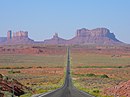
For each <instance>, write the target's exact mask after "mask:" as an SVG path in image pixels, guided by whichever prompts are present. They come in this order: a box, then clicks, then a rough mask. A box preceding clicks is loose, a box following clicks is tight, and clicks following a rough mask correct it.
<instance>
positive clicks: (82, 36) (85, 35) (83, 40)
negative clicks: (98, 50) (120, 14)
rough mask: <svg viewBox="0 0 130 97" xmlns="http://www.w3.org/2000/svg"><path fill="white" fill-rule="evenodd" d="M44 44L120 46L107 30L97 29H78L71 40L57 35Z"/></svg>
mask: <svg viewBox="0 0 130 97" xmlns="http://www.w3.org/2000/svg"><path fill="white" fill-rule="evenodd" d="M44 43H45V44H53V45H55V44H56V45H57V44H63V45H87V44H98V45H114V44H121V43H122V42H120V41H119V40H117V39H116V38H115V35H114V34H113V33H110V31H109V30H108V29H107V28H97V29H93V30H88V29H86V28H82V29H78V30H77V32H76V36H75V37H74V38H72V39H69V40H65V39H62V38H60V37H58V35H57V34H55V35H54V36H53V38H52V39H49V40H45V41H44Z"/></svg>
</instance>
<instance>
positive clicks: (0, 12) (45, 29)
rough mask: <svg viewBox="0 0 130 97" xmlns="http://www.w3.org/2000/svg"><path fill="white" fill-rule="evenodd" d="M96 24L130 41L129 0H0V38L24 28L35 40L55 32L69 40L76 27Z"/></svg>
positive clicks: (48, 36) (119, 37) (94, 26)
mask: <svg viewBox="0 0 130 97" xmlns="http://www.w3.org/2000/svg"><path fill="white" fill-rule="evenodd" d="M98 27H106V28H108V29H110V31H111V32H112V33H114V34H116V37H117V38H118V39H119V40H121V41H123V42H126V43H130V0H0V37H1V36H6V32H7V31H8V30H12V31H14V32H16V31H19V30H23V31H28V32H29V37H31V38H32V39H34V40H44V39H48V38H51V37H52V35H53V34H54V33H55V32H57V33H59V36H60V37H63V38H66V39H70V38H72V37H73V36H74V35H75V32H76V30H77V29H80V28H87V29H93V28H98Z"/></svg>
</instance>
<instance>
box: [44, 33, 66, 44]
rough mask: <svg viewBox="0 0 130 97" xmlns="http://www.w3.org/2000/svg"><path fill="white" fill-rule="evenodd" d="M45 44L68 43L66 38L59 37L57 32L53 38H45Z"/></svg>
mask: <svg viewBox="0 0 130 97" xmlns="http://www.w3.org/2000/svg"><path fill="white" fill-rule="evenodd" d="M44 44H48V45H62V44H66V40H65V39H62V38H60V37H58V34H57V33H55V35H54V36H53V37H52V38H51V39H48V40H45V41H44Z"/></svg>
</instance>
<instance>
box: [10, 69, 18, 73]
mask: <svg viewBox="0 0 130 97" xmlns="http://www.w3.org/2000/svg"><path fill="white" fill-rule="evenodd" d="M8 73H9V74H14V73H20V71H14V70H13V69H11V70H10V71H8Z"/></svg>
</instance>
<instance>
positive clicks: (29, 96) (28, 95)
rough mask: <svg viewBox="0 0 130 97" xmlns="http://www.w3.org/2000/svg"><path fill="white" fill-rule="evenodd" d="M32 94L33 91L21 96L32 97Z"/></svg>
mask: <svg viewBox="0 0 130 97" xmlns="http://www.w3.org/2000/svg"><path fill="white" fill-rule="evenodd" d="M31 96H32V94H31V93H26V94H23V95H21V96H20V97H31Z"/></svg>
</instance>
